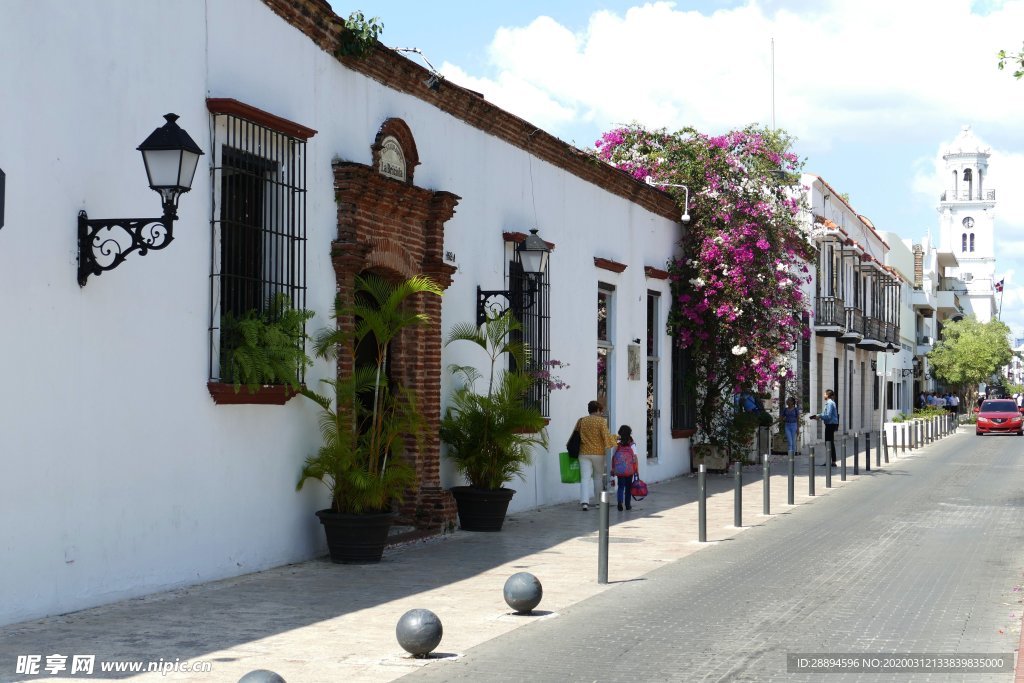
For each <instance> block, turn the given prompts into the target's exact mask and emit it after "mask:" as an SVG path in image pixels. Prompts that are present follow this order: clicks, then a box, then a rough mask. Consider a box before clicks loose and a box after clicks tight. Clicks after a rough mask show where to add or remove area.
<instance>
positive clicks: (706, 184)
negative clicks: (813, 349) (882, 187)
mask: <svg viewBox="0 0 1024 683" xmlns="http://www.w3.org/2000/svg"><path fill="white" fill-rule="evenodd" d="M791 142H792V141H791V138H790V137H789V136H788V135H786V134H785V133H784V132H781V131H778V130H774V131H773V130H767V129H764V128H760V127H756V126H750V127H748V128H745V129H743V130H736V131H732V132H729V133H726V134H725V135H717V136H712V135H705V134H703V133H700V132H698V131H696V130H694V129H691V128H687V129H683V130H681V131H678V132H676V133H669V132H667V131H666V130H664V129H661V130H653V131H651V130H646V129H644V128H642V127H640V126H637V125H632V126H626V127H622V128H617V129H615V130H612V131H609V132H607V133H605V134H604V135H603V136H602V137H601V139H600V140H598V141H597V143H596V147H597V150H596V154H597V155H598V157H599V158H601V159H602V160H604V161H606V162H608V163H610V164H612V165H614V166H617V167H618V168H620V169H622V170H624V171H626V172H628V173H629V174H631V175H632V176H633V177H635V178H637V179H639V180H646V179H648V178H649V179H650V180H651V181H652V182H653V183H654V184H656V185H660V186H663V187H665V190H666V191H667V192H670V193H672V194H673V195H675V196H676V197H677V198H678V199H679V201H680V202H682V201H683V197H684V191H683V190H682V188H675V187H671V185H685V186H686V187H687V188H689V197H690V206H689V213H690V216H691V222H690V223H689V224H688V225H687V226H685V236H684V237H683V239H682V241H681V242H680V251H679V255H678V256H675V257H672V258H671V259H670V260H669V262H668V271H669V274H670V279H671V281H672V283H673V299H674V300H673V306H672V311H671V314H670V316H669V320H668V329H669V333H670V334H671V335H672V336H673V338H674V339H675V342H676V344H677V345H678V346H679V347H680V348H682V349H688V350H689V356H690V359H691V364H692V372H691V373H690V379H691V384H692V389H693V390H694V391H695V394H696V399H697V415H696V423H697V424H696V427H697V430H698V437H699V440H700V441H703V442H709V443H727V442H729V440H730V438H731V437H732V434H731V431H732V430H733V426H734V425H733V422H734V420H733V413H732V410H731V406H732V405H733V397H735V396H737V395H739V394H741V393H743V392H752V393H759V392H761V393H763V392H769V391H771V390H772V389H773V388H774V387H776V386H777V384H778V382H779V380H780V379H782V378H790V377H792V370H791V369H790V362H789V355H790V354H791V352H792V351H793V350H794V349H795V348H796V345H797V342H798V339H799V336H800V335H801V334H806V333H807V330H805V329H802V314H803V313H804V311H805V310H806V309H807V302H806V300H805V299H806V297H805V294H804V291H803V284H804V283H806V282H808V281H809V275H808V267H807V264H808V263H811V262H812V260H811V259H812V256H811V254H812V246H811V244H810V241H809V240H808V239H807V225H806V223H805V222H804V221H801V219H800V213H801V204H800V201H801V197H802V196H803V194H802V192H801V191H800V188H799V187H795V186H794V183H795V182H796V181H798V180H799V173H800V169H801V166H802V163H801V161H800V160H799V159H798V158H797V156H796V155H794V154H793V153H792V152H791V151H790V147H791Z"/></svg>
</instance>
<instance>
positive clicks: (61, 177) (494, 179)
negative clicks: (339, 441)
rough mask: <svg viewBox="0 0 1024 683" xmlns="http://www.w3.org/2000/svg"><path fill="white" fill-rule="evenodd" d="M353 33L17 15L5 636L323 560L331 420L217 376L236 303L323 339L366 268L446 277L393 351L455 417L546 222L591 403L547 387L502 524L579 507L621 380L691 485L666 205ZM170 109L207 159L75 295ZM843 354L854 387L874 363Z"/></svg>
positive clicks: (421, 502) (10, 59)
mask: <svg viewBox="0 0 1024 683" xmlns="http://www.w3.org/2000/svg"><path fill="white" fill-rule="evenodd" d="M339 26H340V24H339V20H338V18H337V17H336V16H335V15H333V13H332V12H331V11H330V8H329V6H328V5H327V4H326V3H325V2H323V1H322V0H218V1H217V2H208V1H206V0H180V1H178V2H174V3H151V2H138V3H124V2H114V1H113V0H99V1H97V2H92V3H67V2H63V1H61V0H40V1H38V2H31V3H18V4H16V5H15V6H14V7H8V8H7V9H6V10H5V12H4V18H3V21H2V22H0V82H2V83H3V84H4V94H5V97H4V106H3V107H0V169H2V170H3V172H4V174H5V177H6V189H5V197H4V200H3V201H2V202H0V203H2V204H3V205H4V207H5V209H4V214H5V215H4V220H3V227H2V228H0V307H2V309H3V310H4V311H5V319H6V322H5V324H4V326H3V327H2V328H0V350H2V355H3V357H4V359H5V375H6V380H7V386H8V388H9V391H7V392H4V394H3V395H2V396H0V415H2V416H3V418H2V419H3V428H2V429H0V454H2V456H3V462H4V472H3V476H2V477H0V517H2V518H3V519H4V524H3V525H2V527H0V548H2V549H3V551H4V557H5V563H4V570H3V581H0V624H3V623H12V622H16V621H20V620H24V619H29V618H33V617H37V616H41V615H47V614H55V613H62V612H67V611H72V610H77V609H81V608H85V607H89V606H92V605H97V604H101V603H106V602H111V601H114V600H118V599H121V598H126V597H130V596H136V595H141V594H145V593H150V592H154V591H160V590H164V589H169V588H174V587H179V586H183V585H188V584H193V583H198V582H203V581H208V580H213V579H218V578H222V577H227V576H233V575H238V574H243V573H247V572H252V571H257V570H260V569H263V568H267V567H271V566H275V565H281V564H284V563H288V562H294V561H299V560H304V559H307V558H310V557H314V556H317V555H319V554H322V553H323V552H324V547H325V546H324V541H323V537H322V532H321V529H320V527H319V525H318V523H317V520H316V518H315V517H314V515H313V513H314V511H315V510H317V509H319V508H322V507H324V506H325V504H326V499H327V495H326V492H325V491H324V490H323V489H322V488H320V487H318V486H307V487H306V488H304V489H303V490H302V491H301V492H296V490H295V484H296V481H297V479H298V474H299V469H300V466H301V463H302V461H303V460H304V458H305V457H306V456H307V455H308V454H310V453H311V452H312V451H313V450H314V449H315V447H316V445H317V443H318V432H317V428H316V412H315V410H314V409H313V408H314V407H313V406H312V404H311V403H310V402H309V401H307V400H305V399H303V398H302V397H297V398H292V399H291V400H287V401H286V400H285V399H284V398H283V397H281V396H271V395H263V393H264V392H261V394H260V395H259V396H255V397H254V396H249V395H248V394H245V393H244V392H243V393H242V394H240V395H238V394H235V393H234V392H233V391H231V390H230V389H229V388H225V386H224V382H223V379H224V378H223V377H221V376H220V349H219V341H220V336H219V335H220V332H219V330H220V327H221V324H222V320H223V318H222V316H223V314H224V313H225V312H227V311H233V310H236V309H237V310H239V311H242V310H244V309H245V308H246V306H251V305H259V304H258V302H259V301H260V300H261V299H262V298H263V297H264V296H265V295H266V294H268V293H275V292H283V293H285V294H286V295H287V296H289V297H290V298H291V299H292V301H293V302H294V303H295V304H296V305H300V306H305V307H307V308H310V309H312V310H314V311H315V312H316V317H315V318H314V320H313V321H312V323H311V324H310V326H309V328H310V330H311V331H315V330H316V329H318V328H320V327H323V326H326V325H327V324H328V323H329V322H330V318H329V313H330V311H331V310H332V306H333V304H334V300H335V295H336V294H337V293H338V292H345V291H347V289H346V288H347V287H348V285H349V284H350V283H351V278H352V277H354V275H355V274H357V273H360V272H368V271H369V272H378V273H381V274H384V275H386V276H389V277H402V276H407V275H412V274H419V273H426V274H429V275H431V276H433V277H435V278H436V279H437V280H438V281H439V282H441V283H442V284H443V286H444V287H445V293H444V296H443V297H442V298H441V299H440V300H439V301H438V302H437V303H436V304H428V305H427V306H428V312H430V313H432V314H433V319H434V321H435V325H434V327H432V328H430V330H429V332H428V333H425V334H424V335H423V336H421V337H417V338H416V339H414V340H412V341H409V342H408V343H403V344H404V345H403V346H402V347H401V348H399V349H397V350H396V353H395V358H396V360H395V363H396V366H395V367H396V372H398V373H400V374H401V375H402V376H403V377H404V378H406V381H408V382H409V383H410V384H411V385H413V386H415V387H417V389H419V390H421V391H422V392H423V393H424V395H425V398H424V401H423V405H424V406H425V407H426V408H428V409H429V413H430V414H429V415H428V418H429V419H430V420H431V421H432V424H433V425H434V426H435V427H436V423H437V420H438V419H439V417H440V413H441V410H442V409H443V407H444V404H445V398H446V396H447V395H448V393H449V392H450V391H451V389H452V381H451V378H450V377H449V376H448V374H447V373H446V372H444V370H443V368H444V367H446V366H447V365H448V364H449V363H453V362H466V361H467V360H468V359H467V357H466V356H464V355H462V354H463V353H464V351H462V350H460V349H457V348H456V347H455V346H452V347H450V348H447V349H443V348H442V344H441V340H442V339H443V338H444V336H445V334H446V332H447V330H448V329H449V328H450V327H451V326H452V325H453V324H455V323H457V322H464V321H472V320H474V318H475V315H476V312H477V304H478V288H479V289H483V290H501V289H506V288H507V287H508V286H509V269H510V268H512V267H514V257H513V248H514V247H515V245H516V244H517V243H518V242H519V241H521V240H522V239H523V236H524V235H525V234H526V233H527V232H528V231H529V230H532V229H537V230H538V231H539V233H538V234H539V235H540V236H541V237H542V238H543V239H544V240H546V241H547V242H549V243H550V244H551V245H552V246H553V251H552V254H551V258H550V268H549V271H548V273H547V280H546V282H545V283H544V285H545V287H546V290H545V293H546V296H547V299H546V301H545V303H544V307H543V309H540V313H538V317H537V319H536V320H535V321H534V323H533V324H534V325H535V328H534V329H535V331H536V332H537V333H538V335H539V336H538V338H539V339H541V340H543V342H545V343H546V348H544V352H545V353H546V354H548V356H547V357H549V358H553V359H558V360H561V361H564V362H567V363H569V367H568V368H566V369H565V370H564V371H560V372H559V374H560V375H561V376H562V377H563V379H565V380H566V381H567V382H568V384H570V385H571V389H568V390H563V391H559V392H556V393H554V394H552V395H551V397H550V403H549V408H548V412H549V417H550V427H549V434H550V439H551V446H550V448H549V450H548V451H540V452H537V453H536V454H535V458H534V462H533V464H532V466H531V467H530V468H529V470H528V471H527V473H526V478H525V481H514V482H512V483H511V484H510V486H511V487H512V488H515V489H517V491H518V493H517V495H516V496H515V498H514V499H513V502H512V507H511V508H510V510H511V512H515V511H518V510H524V509H528V508H531V507H535V506H540V505H546V504H552V503H558V502H565V501H571V500H575V499H576V497H577V489H576V486H575V485H565V484H562V483H560V480H559V474H558V462H557V453H558V452H559V451H560V450H562V444H564V442H565V440H566V438H567V437H568V435H569V432H570V431H571V425H572V423H573V421H574V420H575V419H576V418H577V417H579V416H580V415H582V414H583V413H584V412H585V409H586V404H587V401H588V400H590V399H593V398H595V397H596V396H598V395H599V394H600V393H601V392H603V393H604V395H605V396H606V397H607V401H608V408H609V415H610V419H611V421H612V428H613V429H615V427H616V426H617V425H618V424H622V423H628V424H630V425H632V426H633V429H634V434H635V435H636V437H637V440H638V442H639V444H640V447H641V450H642V452H646V453H647V455H648V457H649V460H648V464H647V466H646V468H645V469H644V474H645V478H646V479H649V480H651V481H657V480H660V479H665V478H668V477H672V476H675V475H678V474H679V473H681V472H684V471H688V469H689V466H690V464H689V441H688V439H687V438H686V435H687V433H686V432H685V431H681V430H680V429H678V428H679V427H681V426H684V425H681V424H678V423H677V424H673V419H672V418H671V417H670V416H672V415H673V410H672V409H673V405H672V402H673V393H672V391H671V388H672V386H671V385H672V368H671V363H670V353H669V350H670V339H669V338H668V336H667V334H666V332H665V319H666V316H667V314H668V310H669V305H670V298H671V292H670V283H669V281H668V277H667V273H666V272H665V271H664V270H663V268H664V267H665V263H666V261H667V259H668V258H669V257H670V256H671V255H672V254H673V253H674V251H675V249H676V244H677V242H678V240H679V238H680V236H681V234H682V228H681V225H680V223H679V212H678V209H677V207H676V205H675V204H674V202H673V201H672V200H671V198H669V197H668V196H667V195H665V194H664V193H662V192H660V191H658V190H656V189H654V188H651V187H648V186H646V185H644V184H643V183H640V182H636V181H634V180H633V179H632V178H630V177H629V176H628V175H626V174H624V173H621V172H619V171H617V170H614V169H611V168H609V167H607V166H605V165H603V164H600V163H597V162H595V161H594V160H593V159H592V158H590V157H589V156H587V155H585V154H583V153H581V152H579V151H578V150H576V149H574V148H572V147H571V146H569V145H567V144H565V143H562V142H561V141H559V140H557V139H555V138H554V137H552V136H550V135H548V134H547V133H545V132H544V131H541V130H539V129H537V128H536V127H535V126H533V125H531V124H530V123H528V122H526V121H523V120H521V119H519V118H517V117H515V116H512V115H510V114H508V113H507V112H504V111H502V110H500V109H498V108H497V107H495V106H494V105H492V104H490V103H489V102H487V100H486V98H485V96H481V95H480V94H479V93H474V92H471V91H469V90H466V89H464V88H461V87H459V86H458V85H457V84H453V83H451V82H448V81H444V80H440V81H438V80H436V79H434V80H432V79H431V78H430V76H431V75H432V74H431V73H430V72H429V71H428V70H426V69H424V68H423V67H421V66H419V65H418V64H416V63H414V62H412V61H410V60H408V59H406V58H404V57H402V56H401V55H398V54H396V53H394V52H392V51H390V50H387V49H386V48H384V47H383V46H380V45H377V46H376V47H375V48H374V49H373V50H371V52H370V54H368V55H367V56H366V57H363V58H349V57H346V58H338V57H336V56H335V55H334V54H333V46H334V45H335V43H336V39H337V31H338V29H339ZM242 29H244V30H242ZM72 63H73V64H74V68H69V66H68V65H69V64H72ZM167 112H174V113H175V114H177V115H178V116H179V117H180V118H179V120H178V124H179V125H180V126H181V127H182V128H183V129H184V130H186V131H187V132H188V133H189V134H190V135H191V137H192V138H193V139H194V140H195V141H196V143H197V144H198V146H199V147H200V149H201V150H202V152H203V156H202V157H201V159H200V162H199V168H198V170H197V172H196V174H195V179H194V182H193V184H192V189H191V191H190V192H189V193H187V194H185V195H184V196H183V197H182V198H181V201H180V204H179V207H178V211H177V213H178V220H177V221H176V222H175V224H174V232H173V237H174V239H173V242H172V243H170V244H167V245H166V248H165V249H159V250H151V251H149V253H147V254H145V255H142V254H141V253H140V252H139V251H134V252H132V253H129V254H128V255H127V258H126V259H125V261H124V262H123V263H122V264H121V265H119V266H118V267H117V268H116V269H114V270H110V271H109V272H103V273H102V274H100V275H92V276H90V277H89V278H88V280H87V281H86V284H85V286H80V285H79V282H78V279H77V260H78V251H79V242H78V237H77V226H78V214H79V212H81V211H87V212H88V216H89V218H90V219H99V218H103V217H108V216H114V217H117V216H157V215H159V213H160V205H159V198H158V197H157V195H155V194H154V193H153V192H151V191H150V190H149V189H148V188H147V183H146V176H145V173H144V169H143V165H142V162H141V159H140V157H139V154H138V152H137V151H136V149H135V148H136V146H137V145H138V144H139V143H140V142H141V141H142V140H143V139H144V138H146V136H147V135H149V134H150V132H151V131H152V130H153V129H154V128H155V127H157V126H159V125H160V124H162V123H163V121H162V120H161V117H162V116H163V115H164V114H165V113H167ZM246 230H249V231H252V232H251V236H249V237H246V236H245V235H249V234H250V233H247V232H245V231H246ZM872 239H873V238H872ZM254 254H255V256H254ZM96 256H97V258H101V257H109V254H107V255H106V256H104V255H102V254H97V255H96ZM510 262H513V265H510ZM250 281H251V282H252V283H255V284H252V285H248V284H245V283H246V282H250ZM844 353H846V352H844ZM847 355H849V365H847V362H846V360H843V361H842V368H843V372H844V373H846V375H844V377H845V379H844V381H847V382H849V381H853V384H854V385H857V379H856V378H859V377H863V375H864V373H865V369H864V366H865V364H866V363H867V355H865V353H864V352H861V351H856V352H851V353H849V354H847ZM845 357H846V356H844V358H845ZM830 367H831V366H830ZM333 371H334V367H333V366H331V365H330V364H328V363H323V362H321V363H317V364H316V365H315V366H314V367H313V368H312V369H311V370H309V371H308V372H307V373H306V377H305V381H306V383H307V384H310V385H313V384H315V383H316V382H317V381H318V380H319V379H320V378H323V377H328V376H330V375H331V373H332V372H333ZM852 372H855V373H857V374H856V375H854V379H853V380H851V379H850V377H851V376H850V373H852ZM820 379H821V381H825V378H820ZM827 380H828V381H829V382H831V381H832V377H831V376H829V377H828V378H827ZM819 384H820V382H819ZM257 400H258V401H259V402H257ZM858 419H859V418H858ZM677 422H678V421H677ZM644 425H647V429H644ZM427 437H428V438H427V441H428V443H427V446H426V448H425V449H424V450H423V451H422V452H420V453H418V454H417V463H416V464H417V468H418V470H419V472H420V486H419V489H418V491H416V492H415V495H414V496H413V500H412V501H411V502H410V503H409V507H408V509H407V510H405V513H406V514H407V516H408V517H409V518H412V519H413V521H415V519H422V520H425V521H424V522H423V526H424V527H426V528H427V529H428V530H429V529H431V528H432V529H434V530H437V529H440V528H441V527H443V525H444V524H445V523H450V522H451V521H452V519H451V505H450V500H449V499H448V498H447V497H446V491H445V489H447V488H448V487H450V486H452V485H455V484H458V483H461V482H459V481H458V478H457V476H456V474H455V473H454V471H453V470H452V467H451V466H450V464H449V463H447V462H446V461H445V460H444V458H443V456H442V455H441V445H440V443H439V441H438V439H437V437H436V434H435V433H432V434H428V435H427Z"/></svg>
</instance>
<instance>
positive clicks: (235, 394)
mask: <svg viewBox="0 0 1024 683" xmlns="http://www.w3.org/2000/svg"><path fill="white" fill-rule="evenodd" d="M305 386H306V385H305V384H302V385H300V389H304V388H305ZM206 388H207V389H209V390H210V396H212V397H213V402H214V403H216V404H217V405H246V404H249V405H274V406H283V405H284V404H285V403H287V402H288V401H289V400H290V399H291V398H292V396H297V395H298V394H299V391H300V389H294V388H292V387H291V386H289V385H287V384H264V385H262V386H259V387H257V388H256V390H255V391H249V389H247V388H246V387H242V388H241V390H239V391H235V385H234V384H227V383H225V382H207V383H206Z"/></svg>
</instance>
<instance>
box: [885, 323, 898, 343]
mask: <svg viewBox="0 0 1024 683" xmlns="http://www.w3.org/2000/svg"><path fill="white" fill-rule="evenodd" d="M885 341H887V342H890V343H892V344H899V343H900V339H899V335H897V334H896V324H895V323H885Z"/></svg>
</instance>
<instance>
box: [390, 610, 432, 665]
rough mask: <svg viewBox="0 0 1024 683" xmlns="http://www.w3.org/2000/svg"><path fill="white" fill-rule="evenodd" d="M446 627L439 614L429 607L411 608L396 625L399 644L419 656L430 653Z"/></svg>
mask: <svg viewBox="0 0 1024 683" xmlns="http://www.w3.org/2000/svg"><path fill="white" fill-rule="evenodd" d="M443 634H444V629H443V628H442V627H441V620H440V619H438V618H437V615H436V614H434V613H433V612H431V611H430V610H428V609H411V610H409V611H408V612H406V613H405V614H403V615H402V618H401V619H399V620H398V626H396V627H395V636H396V637H397V638H398V644H399V645H401V646H402V649H403V650H405V651H406V652H408V653H410V654H413V655H415V656H417V657H425V656H426V655H428V654H430V653H431V652H432V651H433V650H434V648H435V647H437V646H438V644H439V643H440V642H441V636H442V635H443Z"/></svg>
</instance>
